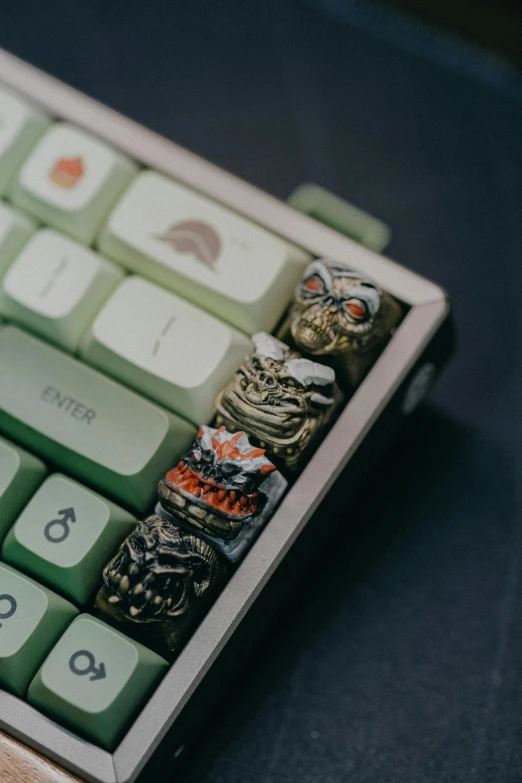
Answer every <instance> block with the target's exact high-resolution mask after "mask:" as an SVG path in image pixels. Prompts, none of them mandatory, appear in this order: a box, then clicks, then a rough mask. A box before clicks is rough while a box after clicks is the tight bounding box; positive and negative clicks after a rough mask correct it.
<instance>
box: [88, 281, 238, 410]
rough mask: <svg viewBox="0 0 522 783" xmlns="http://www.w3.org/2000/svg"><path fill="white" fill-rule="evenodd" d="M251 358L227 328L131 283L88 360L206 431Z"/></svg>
mask: <svg viewBox="0 0 522 783" xmlns="http://www.w3.org/2000/svg"><path fill="white" fill-rule="evenodd" d="M250 350H251V345H250V341H249V340H248V339H247V338H246V337H245V336H244V335H243V334H241V333H240V332H238V331H237V330H236V329H234V328H232V327H231V326H228V324H224V323H223V322H222V321H219V320H218V319H217V318H215V317H214V316H212V315H209V313H206V312H205V311H203V310H200V309H199V307H194V305H191V304H190V303H189V302H186V301H184V300H183V299H180V298H179V297H177V296H174V294H170V293H168V292H167V291H164V290H163V289H161V288H158V286H156V285H154V284H153V283H149V282H148V281H146V280H143V279H141V278H139V277H129V278H127V279H126V280H125V281H124V282H123V283H122V284H121V285H120V286H119V288H118V289H117V291H115V293H114V294H113V295H112V296H111V298H110V299H109V301H108V302H107V303H106V304H105V306H104V308H103V309H102V311H101V312H100V313H99V315H98V316H97V318H96V320H95V321H94V323H93V325H92V328H91V329H90V331H89V333H88V335H87V337H86V339H85V341H84V342H83V345H82V348H81V355H82V357H83V358H84V359H85V360H86V361H87V362H90V363H91V364H93V365H95V366H96V367H98V368H99V369H101V370H103V371H104V372H106V373H108V374H110V375H113V376H114V377H116V378H118V379H120V380H122V381H124V382H125V383H127V384H129V386H133V387H134V388H135V389H137V390H138V391H141V392H144V393H145V394H147V395H148V396H149V397H152V398H153V399H154V400H156V401H157V402H160V403H162V405H165V406H166V407H168V408H171V409H173V410H175V411H176V412H177V413H181V414H182V415H183V416H186V417H187V418H188V419H190V420H191V421H193V422H194V424H197V425H199V424H202V423H205V422H208V421H210V419H211V418H212V416H213V413H214V400H215V397H216V395H217V393H218V392H219V391H220V389H221V388H222V387H223V386H224V385H225V383H227V382H228V381H229V380H230V378H231V377H232V375H233V374H234V372H235V370H236V368H237V366H238V365H239V364H240V363H241V361H242V359H243V358H244V356H245V354H247V353H248V352H249V351H250Z"/></svg>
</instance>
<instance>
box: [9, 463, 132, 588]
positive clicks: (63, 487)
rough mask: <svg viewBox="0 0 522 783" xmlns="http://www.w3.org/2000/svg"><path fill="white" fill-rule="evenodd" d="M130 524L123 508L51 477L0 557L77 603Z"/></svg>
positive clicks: (92, 585) (97, 580) (95, 583)
mask: <svg viewBox="0 0 522 783" xmlns="http://www.w3.org/2000/svg"><path fill="white" fill-rule="evenodd" d="M136 524H137V521H136V519H134V517H132V516H131V515H130V514H128V513H127V512H126V511H124V510H123V509H121V508H119V507H118V506H115V505H114V504H113V503H111V502H110V501H108V500H105V499H104V498H102V497H101V496H100V495H97V494H96V493H95V492H92V491H91V490H88V489H85V488H84V487H82V486H80V484H77V483H76V482H75V481H72V480H71V479H69V478H66V477H65V476H61V475H60V474H58V473H57V474H54V475H53V476H49V478H48V479H47V480H46V481H45V482H44V483H43V484H42V486H41V487H40V489H39V490H38V492H37V493H36V495H34V497H33V498H32V500H31V501H30V503H29V505H28V506H27V507H26V508H25V510H24V511H23V513H22V514H21V516H20V517H19V518H18V519H17V521H16V524H15V525H14V527H12V528H11V530H10V532H9V534H8V536H7V538H6V540H5V542H4V546H3V548H2V557H3V558H4V560H7V562H8V563H12V564H13V565H16V566H19V567H20V568H21V569H23V570H24V571H28V572H29V573H31V574H33V576H35V577H36V578H37V579H43V580H44V581H45V582H48V583H49V584H50V585H52V586H53V587H56V589H57V590H59V591H60V592H61V593H63V594H64V595H66V596H68V597H69V598H72V599H73V600H74V601H77V602H78V603H81V604H83V603H86V601H87V600H88V599H89V597H90V596H91V594H92V593H93V591H94V590H95V589H96V587H97V586H98V585H99V584H100V581H101V573H102V570H103V567H104V565H105V564H106V562H107V561H108V560H109V558H110V557H112V555H113V554H114V550H115V549H116V548H117V546H118V544H119V543H120V542H121V541H122V540H123V539H124V538H125V536H126V535H127V534H128V533H129V532H130V531H131V530H132V529H133V528H134V527H135V526H136Z"/></svg>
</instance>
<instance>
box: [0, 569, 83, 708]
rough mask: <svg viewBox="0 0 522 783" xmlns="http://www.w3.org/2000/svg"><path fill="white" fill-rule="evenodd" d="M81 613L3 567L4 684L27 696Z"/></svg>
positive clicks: (0, 633)
mask: <svg viewBox="0 0 522 783" xmlns="http://www.w3.org/2000/svg"><path fill="white" fill-rule="evenodd" d="M77 614H78V610H77V609H76V608H75V607H74V606H73V605H72V604H70V603H69V602H68V601H66V600H65V599H64V598H60V596H58V595H56V594H55V593H52V592H51V591H50V590H47V588H46V587H42V586H41V585H39V584H36V582H33V580H32V579H29V577H27V576H23V575H22V574H19V573H17V572H16V571H15V570H14V569H12V568H10V567H9V566H7V565H5V564H4V563H0V683H1V684H2V687H3V688H6V689H7V690H9V691H12V692H13V693H16V695H17V696H25V693H26V691H27V688H28V686H29V683H30V682H31V680H32V679H33V677H34V675H35V672H36V671H37V670H38V667H39V666H40V665H41V664H42V661H43V660H44V658H45V656H46V655H47V654H48V652H49V650H50V649H51V647H52V646H53V644H54V643H55V642H56V640H57V639H58V637H59V636H60V635H61V634H62V633H63V631H64V630H65V628H66V627H67V626H68V625H69V623H70V622H71V620H72V619H73V618H74V617H75V616H76V615H77Z"/></svg>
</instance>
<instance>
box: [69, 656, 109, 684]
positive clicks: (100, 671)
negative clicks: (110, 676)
mask: <svg viewBox="0 0 522 783" xmlns="http://www.w3.org/2000/svg"><path fill="white" fill-rule="evenodd" d="M79 660H81V661H82V662H83V661H85V662H86V663H87V666H82V667H80V666H79V665H78V661H79ZM69 668H70V670H71V671H72V673H73V674H78V675H79V676H80V677H83V675H84V674H92V677H89V680H90V681H91V682H93V680H104V679H105V677H106V676H107V675H106V673H105V664H103V663H100V665H99V666H96V659H95V657H94V655H93V654H92V652H89V650H78V652H75V653H74V655H71V658H70V660H69Z"/></svg>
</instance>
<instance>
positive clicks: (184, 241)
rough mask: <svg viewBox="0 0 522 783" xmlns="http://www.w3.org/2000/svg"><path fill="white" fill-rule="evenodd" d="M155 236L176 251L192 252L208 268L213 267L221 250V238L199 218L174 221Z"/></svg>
mask: <svg viewBox="0 0 522 783" xmlns="http://www.w3.org/2000/svg"><path fill="white" fill-rule="evenodd" d="M156 238H157V239H160V240H161V241H162V242H168V244H169V245H171V247H172V248H173V249H174V250H176V251H177V252H178V253H192V255H194V256H196V258H197V259H198V261H202V262H203V263H204V264H206V265H207V266H208V267H210V269H214V266H215V264H216V261H217V260H218V257H219V253H220V251H221V240H220V238H219V236H218V234H217V233H216V231H214V229H213V228H212V227H211V226H209V225H207V224H206V223H200V222H199V220H184V221H182V222H181V223H175V224H174V225H173V226H171V227H170V228H168V229H167V231H166V232H165V233H164V234H161V236H157V237H156Z"/></svg>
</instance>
